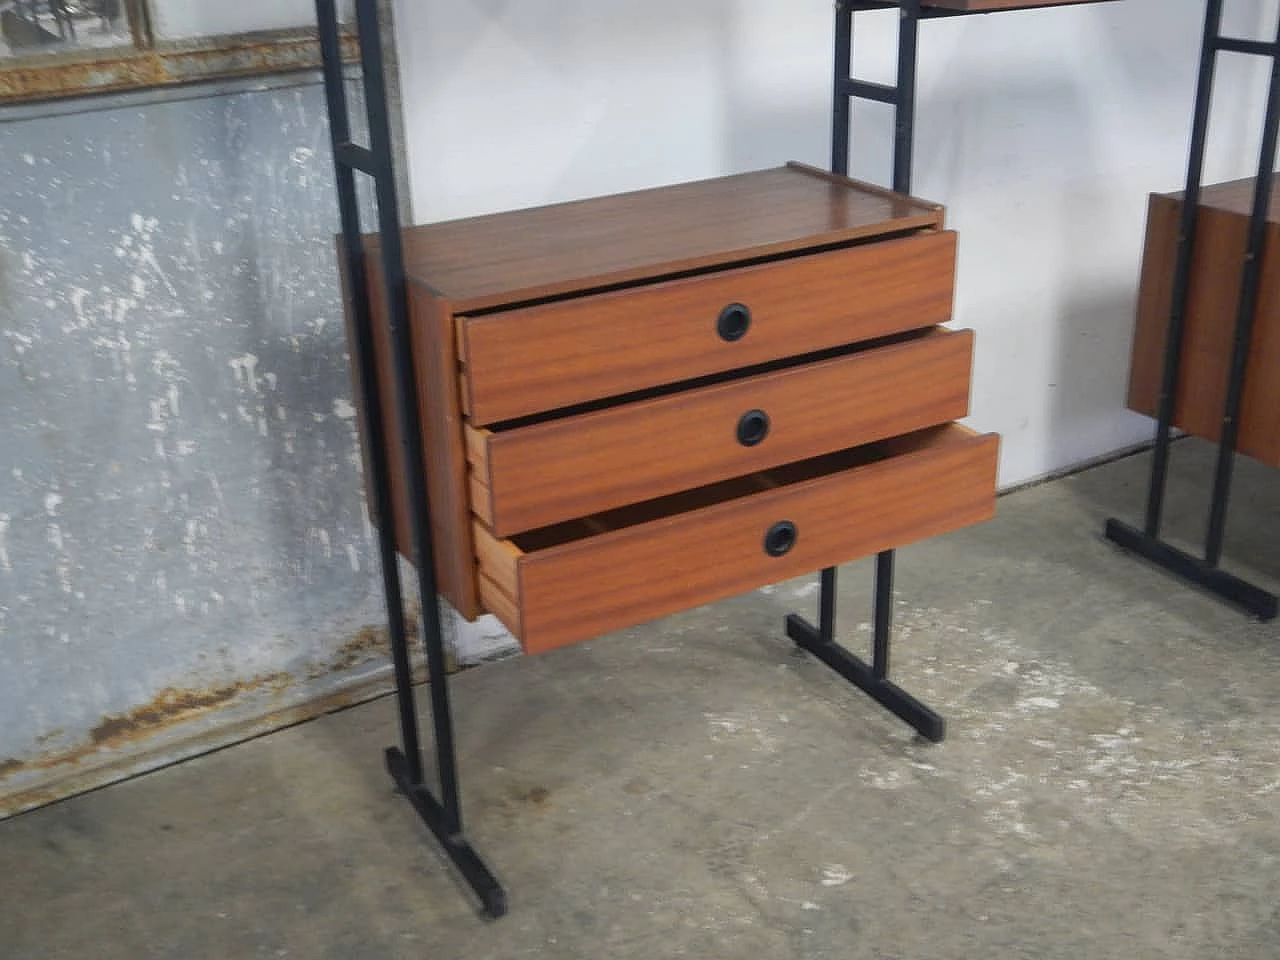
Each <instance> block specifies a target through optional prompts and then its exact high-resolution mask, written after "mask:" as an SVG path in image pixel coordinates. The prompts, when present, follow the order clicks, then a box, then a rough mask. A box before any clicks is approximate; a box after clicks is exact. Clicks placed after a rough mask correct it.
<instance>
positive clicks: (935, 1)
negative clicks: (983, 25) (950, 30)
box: [921, 0, 1112, 13]
mask: <svg viewBox="0 0 1280 960" xmlns="http://www.w3.org/2000/svg"><path fill="white" fill-rule="evenodd" d="M1106 2H1112V0H922V2H921V6H925V7H934V8H936V9H941V10H959V11H963V12H964V13H995V12H997V11H1001V10H1036V9H1039V8H1040V7H1065V6H1070V5H1074V4H1078V3H1106Z"/></svg>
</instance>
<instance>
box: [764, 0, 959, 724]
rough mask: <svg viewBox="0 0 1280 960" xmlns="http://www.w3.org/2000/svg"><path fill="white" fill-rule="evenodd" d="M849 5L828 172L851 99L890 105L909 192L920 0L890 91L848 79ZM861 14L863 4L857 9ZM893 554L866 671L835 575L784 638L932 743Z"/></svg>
mask: <svg viewBox="0 0 1280 960" xmlns="http://www.w3.org/2000/svg"><path fill="white" fill-rule="evenodd" d="M858 8H859V6H858V4H857V2H856V0H839V2H837V4H836V27H835V35H836V49H835V78H834V82H833V83H832V100H833V104H832V133H831V169H832V172H834V173H838V174H842V175H844V174H847V173H848V172H849V110H850V100H851V98H853V97H858V98H861V99H865V100H875V101H878V102H880V103H887V104H891V105H892V106H893V108H894V138H893V189H894V190H895V191H896V192H898V193H910V192H911V156H912V150H913V143H914V136H915V98H916V94H915V91H916V46H917V38H918V35H919V24H920V0H903V2H902V4H901V9H900V11H899V25H898V79H897V85H896V86H893V87H888V86H884V85H883V84H876V83H868V82H866V81H862V80H855V79H854V78H853V76H852V70H853V55H852V54H853V14H854V10H855V9H858ZM861 9H865V7H863V8H861ZM893 565H894V553H893V551H892V550H886V551H885V552H883V553H881V554H879V555H878V556H877V557H876V573H875V581H876V583H875V637H874V646H873V652H872V662H871V665H870V666H868V665H867V664H866V663H864V662H863V661H862V660H860V659H858V658H857V657H855V656H854V655H853V654H851V653H850V652H849V651H848V650H846V649H844V648H843V647H841V646H840V645H839V644H837V643H836V642H835V618H836V571H835V568H834V567H832V568H828V569H826V570H823V571H822V576H821V586H820V591H819V595H818V626H817V627H814V626H813V625H812V624H810V623H809V622H808V621H806V620H805V619H804V618H803V617H800V616H797V615H796V614H791V615H789V616H788V617H787V620H786V627H787V636H789V637H790V638H791V639H792V640H794V641H795V642H796V643H797V644H798V645H799V646H800V647H802V648H804V649H805V650H808V651H809V652H810V653H812V654H813V655H814V656H815V657H817V658H818V659H819V660H821V661H822V662H823V663H825V664H827V666H829V667H831V668H832V669H833V670H835V671H836V672H837V673H839V674H840V675H841V676H842V677H844V678H845V679H847V680H848V681H849V682H850V683H852V684H853V685H854V686H856V687H858V689H860V690H862V691H864V692H865V693H867V694H868V695H869V696H870V697H871V698H872V699H873V700H875V701H876V702H877V703H879V704H881V705H882V706H884V707H885V708H887V709H888V710H889V711H890V712H892V713H893V714H894V715H895V716H898V717H900V718H901V719H902V720H904V721H906V723H908V724H909V725H910V726H912V727H914V728H915V729H916V730H917V731H918V732H919V733H920V735H921V736H923V737H925V738H926V739H928V740H932V741H933V742H934V743H938V742H940V741H941V740H942V739H943V737H944V736H945V734H946V725H945V723H944V722H943V719H942V717H940V716H938V714H937V713H935V712H934V711H933V710H930V709H929V708H928V707H926V706H925V705H924V704H922V703H921V702H920V701H918V700H916V699H915V698H914V697H912V696H911V695H910V694H908V693H907V692H906V691H904V690H902V689H901V688H900V687H898V686H896V685H895V684H893V683H891V682H889V679H888V677H889V645H890V640H891V636H892V629H893Z"/></svg>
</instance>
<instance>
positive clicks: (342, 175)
mask: <svg viewBox="0 0 1280 960" xmlns="http://www.w3.org/2000/svg"><path fill="white" fill-rule="evenodd" d="M1082 2H1085V3H1087V2H1104V0H1048V2H1024V0H1017V2H1011V0H930V2H928V3H926V2H922V0H901V2H896V3H895V2H883V0H839V2H838V3H837V6H836V29H835V36H836V45H835V77H834V88H833V107H834V109H833V118H832V159H831V168H832V170H833V172H835V173H838V174H846V173H847V172H848V154H849V124H850V103H851V100H852V99H865V100H872V101H877V102H880V103H885V104H889V105H891V106H892V107H893V108H894V110H895V117H896V123H895V135H894V144H893V157H894V160H893V181H892V189H893V190H894V191H895V192H899V193H910V191H911V166H912V150H913V134H914V125H915V95H916V68H917V37H918V28H919V24H920V21H922V20H928V19H933V18H939V17H954V16H967V15H973V14H979V13H993V12H1006V11H1014V10H1029V9H1037V8H1042V7H1049V6H1065V5H1070V4H1075V3H1082ZM1219 2H1220V0H1219ZM355 8H356V25H357V29H358V31H359V38H360V42H359V50H360V65H361V68H362V81H363V87H364V99H365V104H366V110H367V113H368V127H369V133H370V143H369V146H368V147H363V146H360V145H358V144H356V143H355V142H353V140H352V137H351V127H352V124H351V119H350V113H349V105H348V98H347V92H346V86H345V83H346V81H345V76H344V68H343V64H342V60H341V51H340V48H339V34H338V21H337V12H336V9H335V0H316V11H317V15H318V18H319V24H320V38H321V48H322V52H323V57H324V77H325V88H326V94H327V99H328V108H329V121H330V134H331V137H332V143H333V155H334V163H335V168H336V174H337V186H338V200H339V209H340V213H341V219H342V234H343V245H342V253H343V268H344V272H345V276H346V280H347V292H348V297H349V302H350V308H351V313H352V316H351V321H352V332H353V344H352V347H353V350H352V357H353V363H354V364H355V367H356V369H357V371H358V372H359V374H360V377H359V379H360V381H361V383H362V384H363V385H368V384H371V383H372V382H373V375H374V366H373V363H374V361H373V342H372V330H371V325H370V303H369V283H370V278H369V276H368V275H367V274H366V271H365V261H364V254H365V247H364V240H363V237H362V236H361V230H360V222H359V215H358V209H357V202H356V179H355V178H356V176H357V174H359V175H364V176H368V177H370V178H371V179H372V180H373V182H374V187H375V196H376V200H377V208H378V232H379V234H380V235H381V244H380V248H379V256H380V259H381V274H382V277H383V278H384V282H385V284H386V291H385V293H386V303H387V306H388V315H389V320H390V328H391V336H392V342H393V344H394V353H395V356H396V364H395V369H394V371H393V372H394V381H395V383H394V394H395V397H396V407H397V410H398V413H399V423H400V424H401V425H402V427H403V432H402V435H401V438H400V440H401V444H402V446H403V449H404V452H405V458H404V459H405V469H406V471H407V472H408V476H407V477H406V478H405V482H406V485H407V489H408V490H409V493H410V496H409V501H410V502H409V511H410V516H411V528H412V542H413V554H414V555H413V558H412V559H413V561H414V564H415V566H416V567H417V570H418V593H419V600H420V603H421V608H422V618H421V623H420V631H421V641H422V643H423V645H424V648H425V650H426V654H427V667H428V670H429V674H430V676H429V690H430V695H431V705H432V709H431V713H432V724H433V727H434V733H435V741H434V742H435V754H436V771H437V775H438V783H439V787H438V789H433V788H432V787H431V786H429V785H428V783H427V780H426V765H425V762H424V753H423V748H422V744H421V741H420V737H419V724H418V716H417V709H416V705H415V700H414V695H413V686H412V678H411V672H410V658H409V646H408V643H409V638H408V632H407V623H406V618H405V614H404V608H403V600H404V596H403V588H402V584H401V580H400V576H399V571H398V565H397V552H396V545H395V536H394V533H393V531H392V530H390V529H389V526H390V525H389V524H387V523H384V524H382V525H380V526H379V528H378V537H379V547H380V557H381V565H382V575H383V584H384V590H385V595H386V602H387V618H388V624H389V628H390V638H391V649H392V658H393V661H394V665H395V676H396V698H397V704H398V707H399V718H400V727H401V741H402V745H401V747H399V748H395V747H393V748H390V749H388V750H387V752H386V761H387V768H388V771H389V772H390V774H391V776H392V778H393V779H394V781H395V783H396V785H397V786H398V787H399V789H400V791H401V792H402V793H403V794H404V795H405V797H406V798H407V799H408V800H409V801H410V803H411V804H412V805H413V807H414V809H415V810H416V811H417V812H418V814H419V815H420V816H421V817H422V819H423V821H424V822H425V823H426V825H427V827H428V828H429V829H430V830H431V832H432V833H433V834H434V835H435V837H436V839H437V840H438V841H439V843H440V845H441V848H442V849H443V851H444V852H445V853H446V854H447V855H448V856H449V858H450V859H451V860H452V862H453V863H454V865H455V866H456V867H457V869H458V870H459V872H460V873H461V875H462V877H463V878H464V879H465V880H466V881H467V883H468V884H469V886H470V887H471V889H472V890H473V891H475V893H476V895H477V896H478V897H479V899H480V902H481V904H482V906H483V908H484V910H485V912H486V913H487V914H489V915H490V916H492V917H498V916H501V915H502V914H503V913H505V912H506V909H507V901H506V895H505V892H504V891H503V888H502V886H501V884H500V883H499V882H498V880H497V879H496V878H495V876H494V875H493V873H492V872H491V871H490V870H489V868H488V867H487V866H486V865H485V863H484V862H483V860H482V859H481V858H480V856H479V855H478V854H477V852H476V851H475V849H474V848H473V847H472V845H471V843H470V842H469V841H468V839H467V837H466V834H465V832H464V830H463V818H462V808H461V798H460V791H459V783H458V772H457V757H456V753H455V748H454V739H453V721H452V716H451V712H450V707H449V681H448V676H447V674H446V665H445V650H444V639H443V634H442V630H441V622H440V616H439V607H438V605H437V597H436V573H435V566H434V560H433V557H432V546H431V537H430V505H429V503H428V500H427V491H426V489H425V483H424V479H423V478H424V477H425V470H424V463H423V450H422V439H421V437H422V435H421V430H420V418H419V415H418V410H417V408H416V405H415V404H414V402H413V399H412V398H414V397H416V396H417V387H416V384H415V381H414V370H413V364H412V362H411V359H410V358H411V357H412V356H413V345H412V334H411V331H410V329H409V326H408V323H407V312H406V304H405V297H404V283H405V273H404V263H403V254H402V249H401V239H400V226H401V225H400V220H399V216H398V213H397V210H398V206H397V198H396V181H395V169H394V158H393V151H392V143H391V135H390V123H389V115H388V107H387V94H386V84H385V73H384V61H383V55H382V47H381V31H380V24H379V15H378V0H356V4H355ZM892 8H897V9H899V11H900V19H899V48H898V71H897V82H896V84H895V85H893V86H887V85H881V84H873V83H868V82H866V81H860V80H857V79H855V78H854V77H853V76H852V74H851V67H852V63H851V61H852V37H853V17H854V14H855V13H857V12H860V11H874V10H884V9H892ZM359 399H360V408H361V410H362V415H363V417H364V418H365V427H366V429H367V435H369V436H381V435H382V425H383V423H384V422H385V417H386V415H387V411H385V410H383V409H381V404H380V401H379V397H378V391H377V390H372V389H365V390H364V391H363V392H362V395H361V396H360V398H359ZM368 467H369V472H370V476H369V489H370V491H371V497H370V501H371V502H370V509H371V511H372V512H373V513H374V514H375V515H380V516H383V517H388V516H390V515H391V509H390V490H391V484H390V475H389V464H388V462H387V457H386V455H385V451H383V450H382V448H381V446H380V445H378V444H371V445H370V457H369V461H368ZM894 557H895V555H894V552H893V551H887V552H884V553H881V554H879V555H878V556H877V558H876V571H875V617H874V619H875V632H874V642H873V653H872V660H871V662H870V663H869V664H868V663H866V662H865V661H863V660H862V659H860V658H859V657H857V656H855V655H854V654H852V653H850V652H849V651H848V650H846V649H845V648H843V647H842V646H840V645H838V644H837V643H836V642H835V613H836V599H835V587H836V571H835V569H834V568H830V569H826V570H824V571H822V573H821V594H820V600H819V605H818V609H819V617H818V625H817V626H816V627H815V626H813V625H812V624H810V623H809V622H808V621H806V620H804V619H803V618H801V617H800V616H798V615H794V614H793V615H791V616H788V617H787V619H786V631H787V634H788V636H790V637H791V638H792V639H793V640H794V641H795V642H796V643H797V644H798V645H799V646H801V647H802V648H804V649H805V650H807V651H809V652H811V653H812V654H814V656H816V657H817V658H818V659H820V660H821V661H823V662H824V663H826V664H827V665H828V666H830V667H831V668H832V669H833V670H835V671H836V672H837V673H839V674H840V675H841V676H843V677H844V678H846V679H847V680H849V681H850V682H851V683H852V684H854V685H855V686H857V687H858V688H860V689H862V690H863V691H865V692H866V693H867V694H868V695H869V696H871V697H872V698H873V699H875V700H876V701H877V702H878V703H880V704H881V705H883V706H884V707H886V708H887V709H888V710H890V711H892V712H893V713H894V714H895V715H896V716H898V717H900V718H901V719H902V720H904V721H905V722H906V723H908V724H909V725H911V726H912V727H913V728H914V729H915V730H916V731H917V732H918V733H919V734H920V735H921V736H923V737H925V738H926V739H928V740H931V741H934V742H938V741H941V740H942V739H943V737H944V735H945V723H944V721H943V718H942V717H941V716H939V715H938V714H937V713H936V712H935V711H933V710H931V709H930V708H929V707H927V706H925V705H924V704H922V703H920V702H919V701H918V700H916V699H915V698H914V697H912V696H911V695H910V694H908V693H906V692H905V691H903V690H902V689H901V688H899V687H898V686H896V685H895V684H893V683H892V682H891V681H890V680H889V679H888V674H889V651H890V639H891V630H892V612H893V609H892V608H893V571H894Z"/></svg>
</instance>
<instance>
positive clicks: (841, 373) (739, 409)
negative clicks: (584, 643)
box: [466, 329, 973, 537]
mask: <svg viewBox="0 0 1280 960" xmlns="http://www.w3.org/2000/svg"><path fill="white" fill-rule="evenodd" d="M972 350H973V334H972V333H971V332H970V331H967V330H966V331H961V332H951V331H946V330H941V329H939V330H935V331H932V332H930V333H928V334H926V335H924V336H922V337H916V338H913V339H911V340H909V341H907V342H902V343H895V344H892V345H889V346H883V347H876V348H872V349H869V350H864V351H860V352H858V353H853V354H849V355H846V356H842V357H837V358H834V359H830V360H824V361H820V362H817V363H811V364H804V365H802V366H798V367H791V368H789V369H785V370H780V371H775V372H773V373H765V374H760V375H757V376H754V377H746V378H743V379H740V380H731V381H729V382H727V383H722V384H718V385H716V386H710V387H703V388H700V389H696V390H689V391H682V392H680V393H676V394H671V395H669V396H665V397H661V398H658V399H654V400H645V401H640V402H637V403H628V404H624V405H622V406H617V407H612V408H609V409H605V410H600V411H596V412H594V413H588V414H583V415H581V416H573V417H565V418H562V419H559V420H553V421H550V422H547V423H540V424H536V425H534V426H529V427H521V428H518V429H514V430H508V431H502V432H499V433H489V432H488V431H480V430H473V429H472V428H470V427H468V428H466V429H467V432H468V435H469V439H468V446H469V447H474V448H476V449H477V453H476V456H475V457H474V458H473V460H474V462H475V463H477V464H483V469H484V471H485V475H486V476H488V477H490V484H491V486H490V487H489V488H488V489H487V490H486V491H484V492H485V493H487V494H489V496H490V497H491V499H490V500H489V501H488V502H487V503H476V502H475V501H473V507H474V508H475V509H476V512H477V513H478V514H480V515H481V516H482V517H487V522H488V523H489V524H490V525H491V527H492V529H493V532H494V534H495V535H497V536H500V537H506V536H511V535H512V534H516V533H520V532H522V531H525V530H531V529H534V528H536V527H543V526H549V525H551V524H554V523H558V522H560V521H563V520H568V519H571V518H573V517H580V516H583V515H584V514H589V513H597V512H600V511H603V510H608V509H611V508H613V507H619V506H622V505H624V504H628V503H636V502H639V501H643V500H650V499H654V498H656V497H662V496H666V495H667V494H671V493H675V492H677V491H680V490H687V489H690V488H693V487H700V486H703V485H705V484H709V483H713V482H715V481H717V480H721V479H725V478H727V477H733V476H741V475H743V474H747V473H754V472H757V471H760V470H765V469H768V468H770V467H775V466H779V465H781V464H784V463H789V462H792V461H795V460H803V459H807V458H809V457H815V456H818V455H820V454H824V453H829V452H831V451H833V450H839V449H843V448H846V447H850V446H859V445H862V444H866V443H871V442H873V441H876V440H882V439H884V438H886V437H891V436H894V435H896V434H900V433H909V432H911V431H913V430H919V429H922V428H924V427H929V426H934V425H935V424H939V423H946V422H947V421H950V420H956V419H959V418H961V417H964V416H966V415H967V414H968V407H969V372H970V369H971V365H972ZM752 410H760V411H762V412H763V413H764V414H765V415H766V416H767V417H768V421H769V422H768V430H767V432H766V434H765V436H764V439H763V440H761V441H760V442H758V443H757V444H755V445H754V446H744V445H743V444H742V443H740V442H739V440H738V436H737V426H738V421H739V419H740V418H741V417H742V416H743V414H745V413H747V412H748V411H752ZM481 450H483V451H484V452H483V453H480V452H479V451H481Z"/></svg>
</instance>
